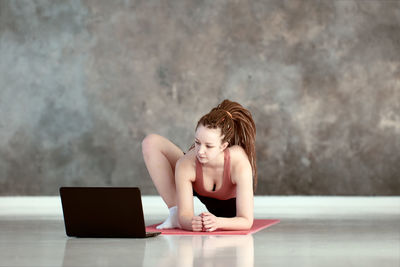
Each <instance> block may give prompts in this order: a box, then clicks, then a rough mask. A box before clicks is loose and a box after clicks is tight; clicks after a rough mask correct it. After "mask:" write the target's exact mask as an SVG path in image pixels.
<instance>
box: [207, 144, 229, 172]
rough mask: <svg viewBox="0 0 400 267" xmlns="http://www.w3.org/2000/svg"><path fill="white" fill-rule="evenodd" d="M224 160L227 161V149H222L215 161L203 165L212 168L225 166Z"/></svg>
mask: <svg viewBox="0 0 400 267" xmlns="http://www.w3.org/2000/svg"><path fill="white" fill-rule="evenodd" d="M226 149H228V148H226ZM224 162H225V151H221V153H219V154H218V156H217V157H216V158H215V159H214V160H213V161H209V162H207V163H204V164H203V167H205V168H212V169H216V168H221V167H223V166H224Z"/></svg>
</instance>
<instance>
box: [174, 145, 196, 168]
mask: <svg viewBox="0 0 400 267" xmlns="http://www.w3.org/2000/svg"><path fill="white" fill-rule="evenodd" d="M176 169H179V170H181V171H184V172H185V173H186V174H188V173H193V172H194V173H196V155H195V154H194V151H193V150H189V151H188V152H187V153H186V154H185V155H183V156H182V157H180V158H179V159H178V161H177V162H176Z"/></svg>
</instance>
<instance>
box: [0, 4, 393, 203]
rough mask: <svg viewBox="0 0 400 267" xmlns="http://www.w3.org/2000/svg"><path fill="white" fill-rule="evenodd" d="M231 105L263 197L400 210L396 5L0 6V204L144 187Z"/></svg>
mask: <svg viewBox="0 0 400 267" xmlns="http://www.w3.org/2000/svg"><path fill="white" fill-rule="evenodd" d="M225 98H229V99H231V100H234V101H238V102H240V103H241V104H242V105H243V106H245V107H247V108H248V109H249V110H250V111H251V112H252V113H253V116H254V119H255V122H256V126H257V157H258V159H257V163H258V172H259V186H258V189H257V194H259V195H399V194H400V179H399V177H400V1H384V0H382V1H373V0H356V1H352V0H335V1H300V0H290V1H283V0H276V1H263V0H257V1H250V0H247V1H246V0H236V1H230V0H221V1H219V0H218V1H215V0H203V1H200V0H198V1H186V0H182V1H154V0H150V1H149V0H143V1H108V0H107V1H96V0H95V1H74V0H72V1H54V0H48V1H34V0H26V1H20V0H0V195H57V194H58V188H59V187H60V186H139V187H141V189H142V191H143V193H144V194H156V190H155V188H154V186H153V184H152V182H151V180H150V178H149V175H148V173H147V170H146V168H145V165H144V161H143V158H142V153H141V141H142V139H143V138H144V137H145V136H146V135H147V134H148V133H153V132H154V133H159V134H161V135H163V136H166V137H167V138H169V139H171V140H172V141H173V142H174V143H176V144H177V145H178V146H180V147H181V148H182V149H184V150H187V148H188V147H189V146H190V144H191V143H192V142H193V138H194V127H195V124H196V122H197V120H198V119H199V118H200V116H201V115H203V114H204V113H206V112H208V111H209V110H210V109H211V108H212V107H213V106H215V105H216V104H218V103H219V102H220V101H222V100H223V99H225Z"/></svg>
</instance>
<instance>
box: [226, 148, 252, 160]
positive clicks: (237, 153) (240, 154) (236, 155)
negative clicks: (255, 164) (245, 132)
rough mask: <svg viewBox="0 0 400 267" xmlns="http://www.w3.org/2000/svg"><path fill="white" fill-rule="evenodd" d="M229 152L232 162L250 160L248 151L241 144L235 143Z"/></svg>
mask: <svg viewBox="0 0 400 267" xmlns="http://www.w3.org/2000/svg"><path fill="white" fill-rule="evenodd" d="M229 153H230V158H231V162H238V161H242V160H247V161H248V160H249V158H248V156H247V154H246V151H245V150H244V149H243V147H241V146H239V145H233V146H230V147H229Z"/></svg>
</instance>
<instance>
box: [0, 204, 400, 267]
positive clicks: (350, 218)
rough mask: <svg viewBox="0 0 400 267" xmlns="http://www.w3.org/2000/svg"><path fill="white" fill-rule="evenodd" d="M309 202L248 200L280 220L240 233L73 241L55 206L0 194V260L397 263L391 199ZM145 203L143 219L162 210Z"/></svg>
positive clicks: (394, 266)
mask: <svg viewBox="0 0 400 267" xmlns="http://www.w3.org/2000/svg"><path fill="white" fill-rule="evenodd" d="M278 200H280V201H278ZM312 200H313V201H310V200H309V198H301V199H296V198H285V199H279V198H278V199H277V198H263V199H258V200H256V203H255V213H256V217H258V218H261V217H263V218H277V217H276V216H279V219H281V222H280V223H279V224H277V225H274V226H272V227H270V228H267V229H264V230H262V231H260V232H258V233H255V234H253V235H248V236H158V237H155V238H148V239H79V238H68V237H66V236H65V230H64V224H63V221H62V215H61V214H60V213H59V210H58V208H57V207H59V206H58V204H55V205H53V204H50V205H47V204H46V205H44V206H43V203H42V204H40V203H39V204H37V203H36V204H35V201H26V200H23V201H25V202H24V204H23V205H22V204H15V203H20V202H18V201H21V200H20V199H4V198H3V199H2V198H0V210H1V211H0V266H185V267H187V266H230V267H233V266H379V267H384V266H388V267H389V266H390V267H398V266H400V255H399V253H400V205H399V204H400V199H399V198H385V199H384V201H382V199H379V198H368V199H367V200H366V201H364V200H362V199H361V200H360V199H356V201H354V199H353V198H345V199H343V198H341V199H339V201H338V199H337V198H329V199H326V198H323V199H322V200H321V199H320V198H313V199H312ZM23 201H22V202H23ZM46 201H47V202H45V203H49V202H48V201H49V200H46ZM50 201H56V200H55V199H52V200H50ZM157 201H158V200H157ZM285 201H286V202H285ZM39 202H40V201H39ZM151 202H152V200H151V199H149V198H147V199H146V198H144V208H145V210H146V207H147V213H145V215H146V223H147V224H152V223H156V222H158V221H160V220H162V219H163V218H164V216H165V208H164V207H163V206H162V205H161V206H158V204H157V205H153V206H152V205H151V204H148V203H151ZM263 202H268V203H264V204H265V205H264V204H263ZM274 202H276V205H274ZM278 202H279V204H278ZM282 202H285V203H286V205H282ZM338 202H340V203H342V204H339V206H338ZM32 203H33V204H32ZM146 203H147V204H146ZM153 203H154V202H153ZM157 203H158V202H157ZM321 203H322V204H321ZM329 203H331V204H329ZM346 203H347V205H346ZM362 203H366V205H368V207H364V205H363V204H362ZM29 205H33V208H30V209H29ZM38 205H39V206H38ZM40 205H42V210H44V211H46V207H47V211H48V212H40ZM51 205H53V206H54V207H55V209H54V210H53V211H51V209H50V211H49V209H48V207H49V206H50V207H51ZM146 205H147V206H146ZM340 205H342V206H340ZM18 207H19V208H18ZM21 207H24V208H21ZM38 207H39V208H38ZM268 207H270V209H269V210H270V211H268V209H267V208H268ZM271 207H275V208H271ZM277 207H278V208H277ZM293 207H296V211H293V210H294V209H293ZM321 207H322V208H321ZM344 207H346V208H344ZM16 210H17V212H16ZM33 210H39V211H35V212H32V211H33ZM263 214H264V216H263ZM265 215H267V216H265Z"/></svg>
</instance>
